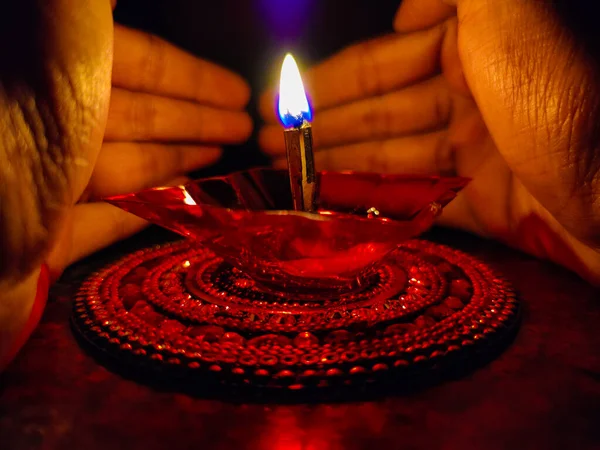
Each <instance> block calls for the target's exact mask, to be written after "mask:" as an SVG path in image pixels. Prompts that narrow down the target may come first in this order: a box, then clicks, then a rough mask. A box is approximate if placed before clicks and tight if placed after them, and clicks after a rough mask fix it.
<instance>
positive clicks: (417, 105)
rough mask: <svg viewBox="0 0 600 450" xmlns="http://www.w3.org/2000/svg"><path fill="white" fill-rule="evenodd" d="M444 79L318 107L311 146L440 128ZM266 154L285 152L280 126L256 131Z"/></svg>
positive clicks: (444, 116)
mask: <svg viewBox="0 0 600 450" xmlns="http://www.w3.org/2000/svg"><path fill="white" fill-rule="evenodd" d="M451 109H452V99H451V95H450V91H449V90H448V86H447V83H446V82H445V80H444V79H443V78H441V77H435V78H432V79H429V80H426V81H424V82H423V83H419V84H416V85H413V86H409V87H407V88H405V89H401V90H399V91H396V92H392V93H389V94H385V95H382V96H378V97H373V98H369V99H365V100H359V101H357V102H354V103H350V104H347V105H342V106H340V107H337V108H332V109H327V110H325V111H322V112H321V113H320V114H318V115H317V116H316V117H315V121H314V127H313V128H314V147H315V148H323V147H336V146H340V145H345V144H350V143H355V142H361V141H375V140H383V139H386V138H390V137H398V136H401V135H404V134H409V133H421V132H424V131H428V130H432V129H436V128H441V127H443V126H444V125H446V124H447V123H448V121H449V119H450V116H451ZM259 144H260V147H261V148H262V149H263V151H265V152H266V153H267V154H270V155H273V156H277V155H283V154H284V153H285V145H284V141H283V137H282V133H281V126H279V125H268V126H266V127H264V128H263V129H262V130H261V132H260V134H259Z"/></svg>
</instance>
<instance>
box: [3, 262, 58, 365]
mask: <svg viewBox="0 0 600 450" xmlns="http://www.w3.org/2000/svg"><path fill="white" fill-rule="evenodd" d="M49 289H50V270H49V269H48V266H47V265H46V264H42V267H41V269H40V276H39V277H38V282H37V290H36V293H35V299H34V301H33V306H32V307H31V313H30V314H29V319H27V322H25V326H24V327H23V328H22V329H21V331H20V333H19V334H18V336H17V339H16V340H15V342H14V343H13V345H12V347H11V349H10V351H9V352H8V353H7V354H6V355H5V357H4V359H2V360H0V371H2V370H3V369H4V368H5V367H6V366H7V365H8V363H10V362H11V361H12V360H13V358H14V357H15V356H16V355H17V353H18V352H19V350H21V347H23V345H25V342H27V339H29V336H31V333H33V330H35V327H37V325H38V323H39V321H40V318H41V317H42V313H43V312H44V308H45V307H46V302H47V301H48V290H49Z"/></svg>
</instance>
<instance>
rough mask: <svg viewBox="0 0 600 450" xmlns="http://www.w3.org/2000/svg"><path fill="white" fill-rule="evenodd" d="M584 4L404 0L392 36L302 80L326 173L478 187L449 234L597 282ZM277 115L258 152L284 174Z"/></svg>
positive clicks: (593, 134)
mask: <svg viewBox="0 0 600 450" xmlns="http://www.w3.org/2000/svg"><path fill="white" fill-rule="evenodd" d="M451 3H454V4H456V5H457V6H453V5H451ZM562 4H565V5H567V7H566V8H563V11H561V12H560V13H559V11H558V10H553V9H552V8H553V7H558V6H561V5H562ZM589 5H590V4H589V3H588V4H587V6H586V5H584V0H570V1H569V2H567V1H566V0H564V1H557V2H549V1H548V2H545V1H540V0H502V1H492V0H458V1H452V0H403V2H402V5H401V7H400V9H399V11H398V14H397V17H396V21H395V24H394V26H395V29H396V31H397V34H393V35H388V36H384V37H381V38H376V39H373V40H371V41H368V42H361V43H358V44H356V45H354V46H351V47H349V48H347V49H345V50H342V51H341V52H339V53H338V54H336V55H334V56H332V57H331V58H329V59H328V60H326V61H324V62H323V63H321V64H319V65H317V66H316V67H314V68H312V69H311V70H310V71H308V72H307V76H306V85H307V88H308V92H309V93H310V94H311V96H312V98H313V101H314V103H313V106H314V109H315V121H314V127H313V128H314V139H315V140H314V142H315V150H316V154H315V161H316V164H317V166H318V168H319V169H320V170H359V171H374V172H394V173H402V172H404V173H426V174H442V175H461V176H465V177H469V178H472V180H473V181H472V182H471V184H470V185H469V186H468V187H467V188H466V189H465V190H464V192H463V193H462V194H461V195H460V196H459V197H458V198H457V199H456V200H454V201H453V202H452V203H451V204H450V205H449V206H448V207H447V208H446V209H445V211H444V214H442V217H441V223H442V224H445V225H449V226H454V227H459V228H462V229H465V230H468V231H471V232H474V233H477V234H480V235H483V236H490V237H494V238H497V239H500V240H502V241H504V242H507V243H509V244H511V245H513V246H515V247H517V248H519V249H522V250H524V251H526V252H528V253H530V254H533V255H535V256H538V257H542V258H548V259H550V260H552V261H555V262H557V263H559V264H561V265H563V266H565V267H568V268H570V269H572V270H574V271H576V272H578V273H579V274H580V275H582V276H583V277H585V278H586V279H588V280H590V281H592V282H594V283H596V284H600V251H599V249H600V233H599V231H598V230H600V202H599V201H598V199H599V198H600V133H599V132H598V130H599V128H598V124H599V123H600V106H599V105H600V103H599V99H600V85H599V83H598V79H599V78H598V76H599V74H600V69H599V65H600V58H599V55H598V54H594V53H592V52H586V50H594V49H595V48H594V46H595V45H596V44H595V42H600V40H595V41H594V40H593V39H589V38H590V37H593V36H594V35H593V33H592V31H593V30H590V29H589V28H588V29H586V27H585V25H589V21H588V22H586V20H585V17H581V16H580V17H577V23H578V24H580V25H581V26H580V28H579V29H578V31H581V32H582V34H583V35H584V36H585V35H586V33H587V37H588V39H587V40H584V39H577V37H578V36H576V34H575V33H574V32H573V30H571V29H569V28H568V27H567V26H565V24H564V23H563V22H564V21H565V20H567V19H568V15H574V14H576V13H579V14H581V13H582V12H583V13H585V12H586V11H588V14H589V11H590V9H591V8H592V7H591V6H589ZM595 36H596V37H598V35H597V32H596V35H595ZM586 46H587V47H586ZM596 50H597V49H596ZM273 105H274V96H273V92H270V93H267V94H265V96H264V97H263V99H262V109H261V112H262V114H263V117H264V118H265V120H266V121H267V122H268V124H267V125H266V126H265V127H264V128H263V129H262V130H261V133H260V144H261V147H262V148H263V150H264V151H265V152H266V153H268V154H270V155H272V156H273V157H274V163H275V165H276V166H283V165H285V149H284V146H283V139H282V136H281V127H280V126H278V125H277V124H276V118H275V116H274V114H273V110H274V108H273Z"/></svg>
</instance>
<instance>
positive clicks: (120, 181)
mask: <svg viewBox="0 0 600 450" xmlns="http://www.w3.org/2000/svg"><path fill="white" fill-rule="evenodd" d="M221 153H222V151H221V149H220V148H217V147H203V146H191V145H160V144H152V143H138V142H113V143H105V144H104V145H103V147H102V151H101V152H100V156H99V157H98V162H97V163H96V167H95V169H94V173H93V174H92V178H91V180H90V184H89V185H88V188H87V192H88V195H89V196H90V198H91V199H100V198H103V197H109V196H112V195H119V194H125V193H129V192H135V191H139V190H141V189H145V188H148V187H152V186H159V185H161V184H163V183H166V182H167V181H168V180H170V179H172V178H173V177H176V176H180V175H182V174H186V173H188V172H191V171H193V170H196V169H199V168H201V167H205V166H208V165H210V164H213V163H214V162H216V161H217V160H218V159H219V157H220V156H221Z"/></svg>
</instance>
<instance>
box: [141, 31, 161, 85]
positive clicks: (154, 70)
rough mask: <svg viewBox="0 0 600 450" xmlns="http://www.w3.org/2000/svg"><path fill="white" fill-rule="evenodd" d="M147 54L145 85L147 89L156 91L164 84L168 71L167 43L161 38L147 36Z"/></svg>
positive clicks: (144, 68)
mask: <svg viewBox="0 0 600 450" xmlns="http://www.w3.org/2000/svg"><path fill="white" fill-rule="evenodd" d="M146 36H147V37H146V39H147V41H148V42H147V48H148V50H147V52H146V55H145V57H144V63H143V80H144V81H143V85H144V88H145V89H154V88H156V87H157V86H160V85H161V84H162V83H163V80H164V76H165V69H166V67H165V66H166V61H165V60H166V53H167V52H166V46H167V44H166V42H165V41H163V40H162V39H161V38H159V37H157V36H155V35H153V34H147V35H146Z"/></svg>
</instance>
